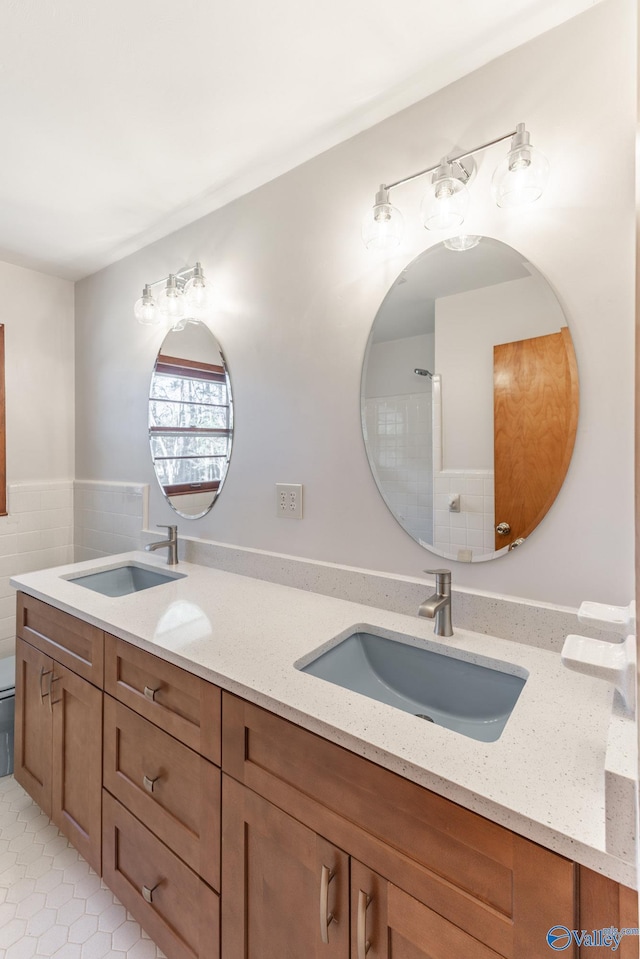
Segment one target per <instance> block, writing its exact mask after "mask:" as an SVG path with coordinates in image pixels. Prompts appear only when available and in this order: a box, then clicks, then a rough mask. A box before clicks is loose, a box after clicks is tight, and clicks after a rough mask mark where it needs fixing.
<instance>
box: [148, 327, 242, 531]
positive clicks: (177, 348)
mask: <svg viewBox="0 0 640 959" xmlns="http://www.w3.org/2000/svg"><path fill="white" fill-rule="evenodd" d="M232 438H233V408H232V402H231V384H230V382H229V373H228V371H227V366H226V363H225V361H224V357H223V355H222V351H221V349H220V347H219V346H218V343H217V342H216V339H215V337H214V336H213V334H212V333H211V331H210V330H209V328H208V327H207V326H206V325H205V324H204V323H199V322H195V321H189V323H187V325H186V327H185V328H184V329H183V330H179V331H178V330H171V331H170V332H169V333H167V335H166V336H165V338H164V340H163V342H162V346H161V347H160V351H159V353H158V356H157V359H156V362H155V366H154V368H153V375H152V377H151V389H150V391H149V442H150V444H151V456H152V459H153V466H154V469H155V471H156V476H157V477H158V482H159V484H160V488H161V490H162V492H163V493H164V496H165V497H166V500H167V502H168V503H169V505H170V506H171V507H172V509H174V510H175V511H176V513H178V514H179V515H180V516H183V517H184V518H185V519H198V518H199V517H200V516H204V515H205V513H208V512H209V510H210V509H211V507H212V506H213V504H214V502H215V500H216V498H217V496H218V495H219V493H220V490H221V488H222V484H223V483H224V479H225V476H226V474H227V468H228V466H229V457H230V455H231V441H232Z"/></svg>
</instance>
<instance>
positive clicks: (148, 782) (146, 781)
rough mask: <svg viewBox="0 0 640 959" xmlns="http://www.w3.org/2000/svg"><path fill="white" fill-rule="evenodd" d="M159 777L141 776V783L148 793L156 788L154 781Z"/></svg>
mask: <svg viewBox="0 0 640 959" xmlns="http://www.w3.org/2000/svg"><path fill="white" fill-rule="evenodd" d="M159 779H160V776H156V777H155V779H150V778H149V776H143V777H142V785H143V786H144V788H145V789H146V790H147V792H148V793H152V792H153V791H154V789H155V788H156V783H157V782H158V780H159Z"/></svg>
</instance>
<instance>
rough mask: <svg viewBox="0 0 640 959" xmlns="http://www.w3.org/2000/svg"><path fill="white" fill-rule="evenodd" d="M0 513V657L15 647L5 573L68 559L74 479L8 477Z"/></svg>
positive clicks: (70, 557)
mask: <svg viewBox="0 0 640 959" xmlns="http://www.w3.org/2000/svg"><path fill="white" fill-rule="evenodd" d="M7 508H8V516H0V658H2V657H4V656H9V655H11V654H12V653H13V651H14V647H15V602H16V598H15V590H14V589H13V588H12V587H11V586H10V585H9V577H11V576H13V575H14V574H16V573H29V572H31V571H33V570H36V569H44V568H45V567H48V566H60V565H62V564H63V563H70V562H72V561H73V555H74V553H73V483H72V481H71V480H68V481H61V482H57V483H55V482H54V483H13V484H10V485H9V487H8V502H7Z"/></svg>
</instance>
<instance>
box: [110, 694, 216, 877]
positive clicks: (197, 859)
mask: <svg viewBox="0 0 640 959" xmlns="http://www.w3.org/2000/svg"><path fill="white" fill-rule="evenodd" d="M220 775H221V774H220V770H219V768H218V767H217V766H214V765H212V763H210V762H208V760H206V759H203V758H202V756H199V755H198V754H197V753H195V752H193V750H191V749H189V748H188V747H187V746H185V745H183V744H182V743H180V742H178V740H176V739H173V738H172V737H171V736H168V735H167V734H166V733H164V732H162V730H160V729H158V728H157V727H156V726H153V725H152V724H151V723H149V722H147V720H146V719H143V718H142V717H141V716H138V715H137V713H134V712H132V711H131V710H130V709H128V708H127V707H126V706H123V705H122V703H119V702H118V701H117V700H115V699H112V698H111V697H110V696H105V697H104V777H103V783H104V786H105V787H106V788H107V789H108V790H109V792H111V793H112V794H113V795H114V796H115V797H116V798H117V799H119V800H120V801H121V802H122V803H123V804H124V805H125V806H126V807H127V809H129V810H130V811H131V812H132V813H134V815H135V816H137V817H138V819H141V820H142V821H143V822H144V823H145V825H146V826H148V828H149V829H150V830H151V831H152V832H154V833H155V834H156V836H158V837H159V838H160V839H162V841H163V842H165V843H166V844H167V845H168V846H169V847H170V848H171V849H172V850H173V851H174V852H175V853H176V854H177V855H178V856H179V857H180V858H181V859H183V860H184V861H185V862H186V863H187V864H188V865H189V866H191V868H192V869H194V870H195V872H197V873H199V874H200V875H201V876H202V878H203V879H206V881H207V882H208V883H209V885H211V886H213V887H214V889H219V888H220Z"/></svg>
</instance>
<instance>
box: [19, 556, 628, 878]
mask: <svg viewBox="0 0 640 959" xmlns="http://www.w3.org/2000/svg"><path fill="white" fill-rule="evenodd" d="M123 561H134V562H136V563H140V564H142V565H145V566H154V567H157V568H159V569H165V570H167V572H169V571H171V570H175V571H176V572H180V573H183V574H186V576H185V577H184V578H182V579H178V580H175V581H173V582H170V583H166V584H163V585H161V586H157V587H154V588H152V589H146V590H143V591H140V592H137V593H132V594H130V595H128V596H122V597H118V598H110V597H106V596H103V595H101V594H99V593H96V592H93V591H92V590H89V589H86V588H84V587H82V586H79V585H78V584H76V583H72V582H68V581H67V580H66V579H64V578H63V577H64V576H65V575H67V576H68V575H69V574H77V575H79V574H81V573H83V572H92V571H96V570H102V569H110V568H113V567H115V566H118V565H121V564H122V563H123ZM11 583H12V585H13V586H15V587H16V588H17V589H20V590H23V591H24V592H26V593H29V594H30V595H32V596H35V597H37V598H38V599H42V600H44V602H47V603H50V604H52V605H53V606H56V607H58V608H59V609H62V610H65V611H66V612H69V613H72V614H73V615H76V616H79V617H81V618H82V619H84V620H86V621H87V622H90V623H93V624H94V625H96V626H98V627H100V628H102V629H105V630H107V631H108V632H111V633H113V634H114V635H116V636H119V637H121V638H122V639H125V640H128V641H129V642H131V643H133V644H135V645H136V646H140V647H142V648H144V649H148V650H150V651H151V652H154V653H156V654H157V655H159V656H161V657H162V658H163V659H166V660H168V661H170V662H172V663H175V664H176V665H178V666H182V667H183V668H185V669H188V670H190V671H191V672H193V673H196V674H197V675H199V676H202V677H204V678H205V679H208V680H210V681H211V682H214V683H216V684H218V685H219V686H221V687H222V688H223V689H227V690H229V691H230V692H232V693H236V694H237V695H239V696H242V697H244V698H245V699H247V700H250V701H251V702H253V703H255V704H257V705H259V706H263V707H265V708H267V709H270V710H272V711H273V712H274V713H277V714H278V715H280V716H283V717H285V718H287V719H290V720H292V721H294V722H296V723H298V724H299V725H300V726H303V727H304V728H306V729H309V730H311V731H312V732H315V733H318V734H319V735H321V736H324V737H326V738H327V739H330V740H332V741H333V742H335V743H338V744H340V745H342V746H345V747H346V748H347V749H350V750H352V751H353V752H355V753H358V754H359V755H361V756H365V757H366V758H367V759H370V760H373V761H374V762H376V763H379V764H380V765H381V766H385V767H387V768H388V769H391V770H393V771H394V772H396V773H399V774H400V775H402V776H406V777H407V778H408V779H411V780H413V781H414V782H417V783H420V784H421V785H423V786H426V787H428V788H429V789H432V790H434V791H435V792H437V793H439V794H440V795H442V796H446V797H447V798H449V799H451V800H453V801H454V802H457V803H460V804H461V805H462V806H465V807H467V808H468V809H472V810H473V811H475V812H477V813H480V814H481V815H483V816H486V817H487V818H489V819H491V820H493V821H494V822H497V823H500V824H501V825H503V826H507V827H508V828H510V829H513V830H514V831H515V832H517V833H520V834H521V835H523V836H526V837H528V838H530V839H532V840H534V841H535V842H538V843H540V844H541V845H543V846H546V847H548V848H549V849H553V850H555V851H556V852H559V853H561V854H562V855H564V856H566V857H568V858H570V859H573V860H575V861H576V862H579V863H582V864H583V865H585V866H588V867H590V868H591V869H595V870H597V871H598V872H601V873H603V874H604V875H606V876H609V877H610V878H612V879H615V880H617V881H618V882H622V883H624V884H625V885H629V886H635V884H636V883H635V866H634V864H633V863H632V862H629V861H624V860H623V859H621V858H618V857H616V856H614V855H612V854H611V853H608V852H607V851H606V828H605V823H606V817H605V772H604V770H605V754H606V750H607V742H608V737H609V726H610V719H611V708H612V691H611V687H610V686H609V684H607V683H604V682H602V681H599V680H596V679H590V678H589V677H586V676H581V675H579V674H577V673H573V672H570V671H569V670H567V669H565V668H564V667H563V666H562V664H561V662H560V656H559V655H558V654H557V653H554V652H550V651H548V650H544V649H540V648H535V647H533V646H527V645H523V644H522V642H518V643H515V642H509V641H508V640H505V639H497V638H495V637H492V636H487V635H481V634H479V633H473V632H470V631H469V630H466V629H456V627H455V614H454V632H455V635H454V636H453V637H452V638H451V639H440V638H439V637H434V633H433V622H432V621H429V620H426V619H420V618H418V617H417V616H415V617H412V616H406V615H403V614H399V613H392V612H388V611H385V610H381V609H376V608H373V607H370V606H363V605H360V604H357V603H351V602H347V601H345V600H342V599H334V598H332V597H328V596H322V595H318V594H316V593H311V592H306V591H304V590H300V589H293V588H291V587H288V586H281V585H277V584H274V583H269V582H265V581H262V580H257V579H251V578H249V577H247V576H239V575H236V574H234V573H227V572H223V571H221V570H217V569H211V568H207V567H203V566H196V565H193V564H188V563H182V562H181V563H180V564H179V566H177V567H171V568H168V567H166V565H165V563H164V557H160V558H157V557H155V556H153V555H150V554H148V553H139V552H138V553H126V554H122V555H120V556H117V557H115V556H114V557H109V558H108V559H100V560H91V561H88V562H84V563H77V564H75V565H72V566H60V567H57V568H55V569H48V570H43V571H40V572H35V573H26V574H24V575H20V576H16V577H14V578H13V579H12V580H11ZM363 626H365V627H366V626H369V627H373V629H374V631H375V632H377V633H379V634H381V635H385V634H394V633H402V634H406V635H409V636H411V637H414V638H415V640H416V641H417V642H418V643H423V644H424V645H425V646H427V647H428V648H430V649H434V650H445V651H447V650H448V651H450V652H451V653H452V654H453V655H454V656H456V657H458V658H461V659H466V660H469V661H471V662H474V661H476V662H477V661H480V662H481V663H482V662H484V660H485V659H487V658H488V659H493V660H498V661H501V662H503V663H504V662H506V663H508V664H511V666H512V667H515V668H516V669H515V671H517V672H521V670H522V669H523V668H524V669H525V670H527V672H528V673H529V678H528V679H527V682H526V684H525V686H524V689H523V690H522V693H521V694H520V697H519V699H518V702H517V703H516V706H515V708H514V710H513V713H512V714H511V717H510V718H509V720H508V722H507V725H506V726H505V729H504V731H503V733H502V735H501V736H500V738H499V739H498V740H497V741H496V742H492V743H483V742H478V741H476V740H474V739H469V738H467V737H466V736H463V735H460V734H459V733H456V732H452V731H450V730H448V729H445V728H443V727H441V726H437V725H434V724H431V723H425V722H424V721H422V720H420V719H417V718H415V717H414V716H412V715H410V714H408V713H404V712H401V711H400V710H397V709H394V708H392V707H390V706H386V705H384V704H382V703H378V702H376V701H374V700H371V699H368V698H366V697H364V696H361V695H359V694H357V693H352V692H350V691H349V690H347V689H342V688H341V687H338V686H335V685H333V684H331V683H328V682H325V681H324V680H321V679H318V678H316V677H314V676H310V675H307V674H305V673H302V672H300V671H299V670H298V669H296V668H295V667H294V663H296V662H298V661H300V660H303V661H304V660H305V658H313V657H309V654H310V653H312V652H313V651H316V650H318V649H320V648H322V647H325V648H328V647H330V646H331V645H332V644H333V643H334V642H335V641H336V640H337V639H338V638H342V637H344V636H345V635H348V633H349V632H350V631H351V630H352V629H353V628H354V627H363ZM503 671H510V669H509V668H508V667H507V668H506V670H504V668H503Z"/></svg>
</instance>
